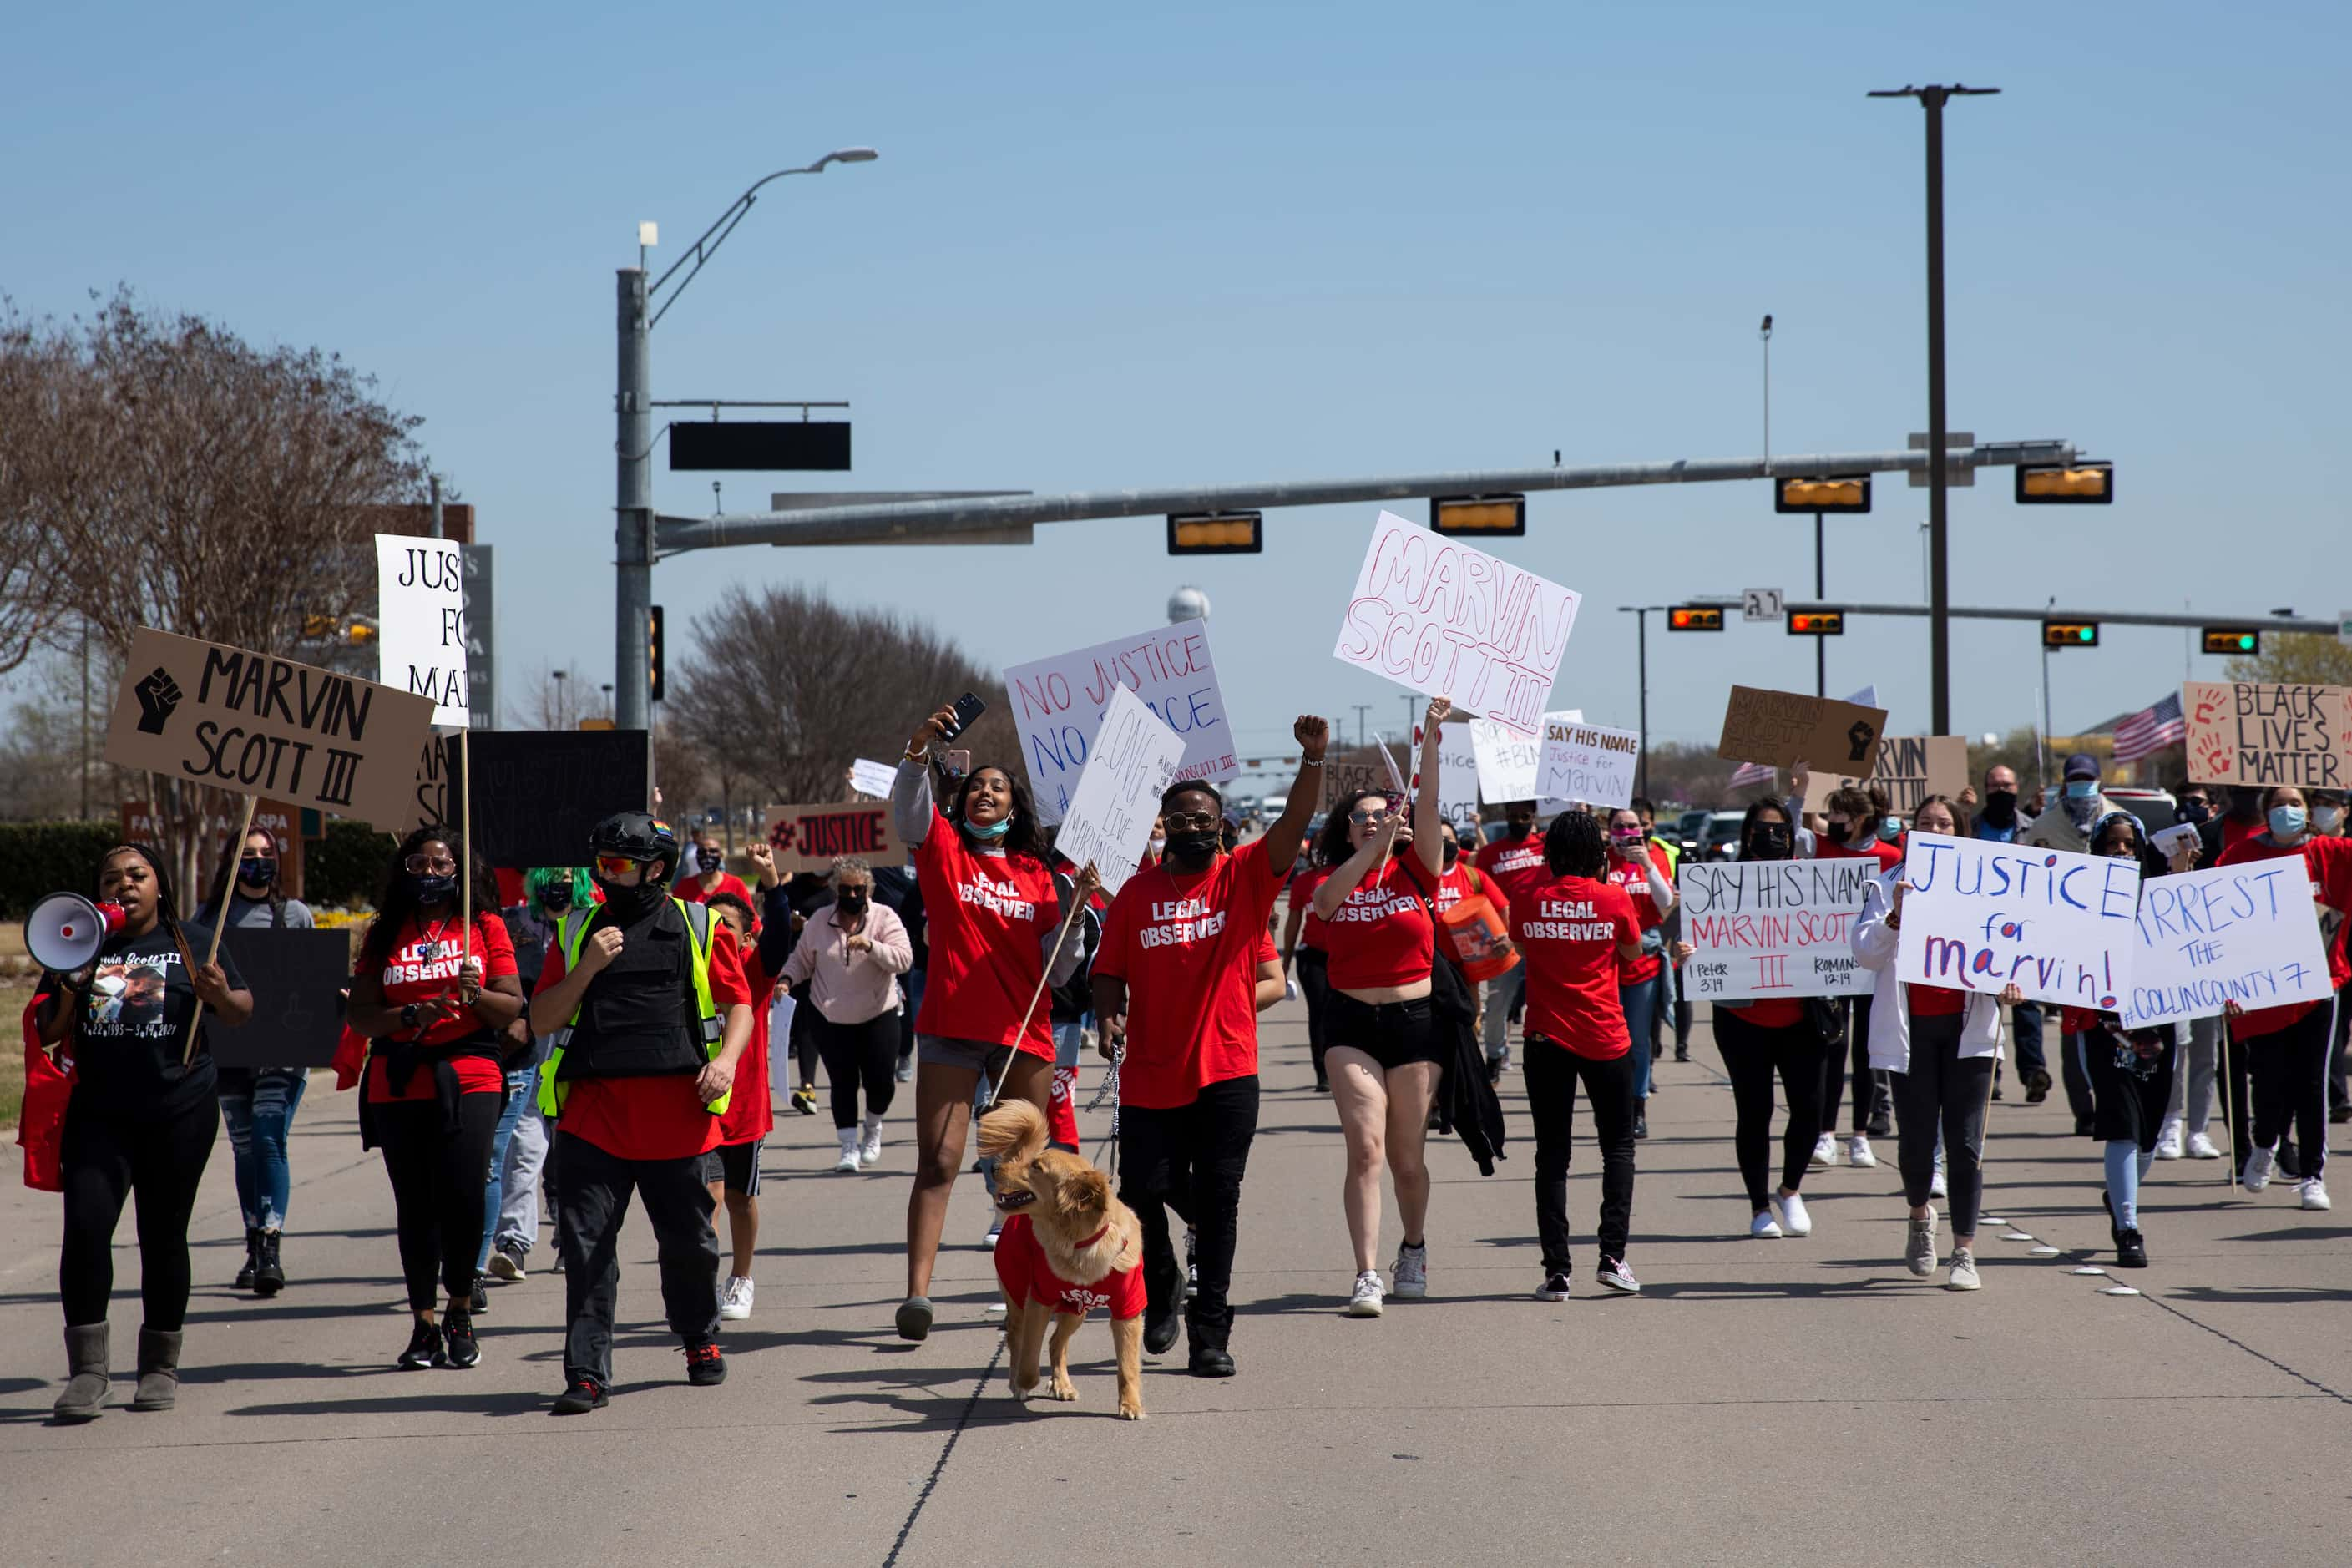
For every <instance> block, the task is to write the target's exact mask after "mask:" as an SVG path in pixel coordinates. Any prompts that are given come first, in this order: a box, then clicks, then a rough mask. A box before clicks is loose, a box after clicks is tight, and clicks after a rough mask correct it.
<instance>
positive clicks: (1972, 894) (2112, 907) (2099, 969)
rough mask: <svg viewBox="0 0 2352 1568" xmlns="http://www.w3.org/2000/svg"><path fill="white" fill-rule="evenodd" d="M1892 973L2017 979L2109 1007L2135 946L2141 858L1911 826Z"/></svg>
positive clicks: (2033, 990) (2034, 995)
mask: <svg viewBox="0 0 2352 1568" xmlns="http://www.w3.org/2000/svg"><path fill="white" fill-rule="evenodd" d="M1907 842H1908V853H1907V854H1906V856H1905V858H1904V862H1903V875H1904V878H1905V879H1906V880H1907V881H1909V882H1910V884H1911V891H1910V892H1909V894H1907V895H1906V897H1905V899H1904V900H1903V915H1902V926H1901V928H1900V930H1899V931H1898V932H1897V933H1896V934H1897V940H1898V946H1897V947H1896V949H1895V965H1896V974H1895V978H1897V979H1899V980H1904V981H1907V982H1908V983H1910V984H1914V985H1940V986H1942V987H1944V988H1945V989H1947V990H1952V991H1987V992H1998V991H2000V988H2001V987H2002V986H2004V985H2007V984H2011V982H2012V981H2013V982H2015V983H2016V984H2017V987H2018V989H2019V990H2021V991H2022V992H2024V993H2025V994H2026V996H2027V997H2028V998H2029V999H2030V1000H2032V1001H2036V1002H2057V1003H2062V1004H2067V1005H2073V1006H2076V1007H2089V1008H2095V1009H2097V1010H2099V1011H2101V1012H2113V1011H2115V1010H2116V1008H2118V1007H2120V1006H2121V1005H2123V1004H2124V1001H2125V998H2126V996H2127V995H2128V994H2129V992H2130V987H2131V978H2132V962H2133V959H2134V958H2135V956H2136V955H2137V952H2138V946H2139V933H2138V928H2137V926H2136V925H2135V924H2134V914H2135V912H2136V910H2137V907H2138V904H2139V866H2138V864H2137V862H2135V861H2131V860H2118V859H2112V858H2105V857H2099V856H2091V855H2074V854H2070V853H2068V852H2067V851H2065V850H2063V849H2036V848H2032V847H2029V846H2026V845H2022V844H1995V843H1991V842H1990V841H1987V840H1983V839H1976V838H1948V837H1944V836H1943V835H1942V834H1940V833H1920V832H1916V831H1914V832H1913V833H1912V834H1911V835H1910V837H1909V839H1908V841H1907Z"/></svg>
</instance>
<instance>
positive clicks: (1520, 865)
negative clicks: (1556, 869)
mask: <svg viewBox="0 0 2352 1568" xmlns="http://www.w3.org/2000/svg"><path fill="white" fill-rule="evenodd" d="M1478 871H1479V874H1480V875H1482V876H1485V877H1488V878H1491V879H1493V880H1494V881H1495V882H1496V884H1497V885H1498V886H1499V887H1500V889H1501V890H1502V896H1503V900H1504V901H1505V902H1507V903H1511V904H1516V903H1517V902H1518V901H1519V898H1520V895H1522V894H1525V893H1532V892H1534V891H1535V890H1536V889H1538V888H1540V887H1542V886H1543V885H1544V884H1545V883H1546V882H1549V881H1550V880H1551V868H1550V867H1549V866H1548V865H1546V864H1545V863H1544V841H1543V835H1542V834H1540V833H1532V832H1531V833H1529V834H1528V836H1527V837H1525V838H1497V839H1496V840H1495V841H1494V842H1493V843H1492V844H1486V845H1481V846H1480V847H1479V849H1478Z"/></svg>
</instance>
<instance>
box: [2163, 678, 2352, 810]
mask: <svg viewBox="0 0 2352 1568" xmlns="http://www.w3.org/2000/svg"><path fill="white" fill-rule="evenodd" d="M2180 710H2181V715H2182V717H2183V718H2185V719H2186V720H2187V721H2188V725H2189V735H2188V744H2189V782H2190V783H2191V784H2239V785H2242V786H2245V787H2248V788H2263V787H2266V786H2268V785H2271V784H2293V785H2294V786H2295V787H2296V788H2298V789H2347V788H2352V689H2347V688H2344V687H2341V686H2311V685H2305V684H2304V683H2302V682H2299V681H2253V680H2240V681H2219V680H2191V681H2188V682H2185V683H2184V684H2183V685H2182V686H2181V688H2180Z"/></svg>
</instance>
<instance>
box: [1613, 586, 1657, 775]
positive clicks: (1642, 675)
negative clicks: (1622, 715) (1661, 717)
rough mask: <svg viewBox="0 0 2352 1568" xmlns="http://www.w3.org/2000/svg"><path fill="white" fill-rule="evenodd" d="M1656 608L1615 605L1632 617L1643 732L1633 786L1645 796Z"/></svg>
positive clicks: (1634, 658)
mask: <svg viewBox="0 0 2352 1568" xmlns="http://www.w3.org/2000/svg"><path fill="white" fill-rule="evenodd" d="M1657 607H1658V606H1657V605H1618V606H1617V608H1618V610H1619V611H1620V612H1621V613H1622V614H1624V615H1628V616H1633V665H1634V669H1635V670H1636V672H1637V674H1636V681H1637V684H1638V685H1639V686H1640V688H1641V690H1640V701H1639V708H1640V711H1641V721H1640V722H1641V733H1642V760H1641V762H1640V763H1638V764H1637V766H1638V768H1639V770H1640V774H1641V782H1640V783H1639V784H1637V785H1636V786H1635V787H1637V788H1638V789H1639V790H1640V791H1641V792H1642V794H1643V795H1648V794H1649V793H1650V612H1651V611H1652V610H1654V609H1656V608H1657Z"/></svg>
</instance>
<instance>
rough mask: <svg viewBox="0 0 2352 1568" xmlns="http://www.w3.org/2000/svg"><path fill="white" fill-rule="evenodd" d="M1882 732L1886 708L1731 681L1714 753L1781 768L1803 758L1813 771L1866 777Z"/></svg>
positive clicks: (1872, 767)
mask: <svg viewBox="0 0 2352 1568" xmlns="http://www.w3.org/2000/svg"><path fill="white" fill-rule="evenodd" d="M1885 733H1886V710H1885V709H1884V708H1866V707H1864V706H1863V705H1862V704H1861V703H1859V702H1840V701H1837V700H1834V699H1832V698H1828V697H1805V696H1801V695H1800V694H1799V693H1797V692H1794V691H1767V690H1763V689H1759V688H1758V687H1753V686H1735V687H1733V688H1732V689H1731V700H1730V701H1729V702H1728V703H1727V705H1726V706H1725V708H1724V710H1723V739H1722V740H1721V741H1720V742H1718V743H1717V746H1716V748H1715V754H1716V755H1717V756H1718V757H1721V758H1723V759H1725V760H1726V761H1727V762H1734V763H1769V764H1771V765H1772V766H1774V767H1778V768H1785V767H1789V766H1791V765H1792V764H1794V763H1805V764H1806V765H1807V766H1809V767H1811V769H1812V771H1813V772H1814V773H1820V774H1827V773H1852V774H1854V775H1855V776H1857V777H1861V778H1868V777H1869V776H1870V774H1871V773H1872V772H1873V770H1874V769H1875V767H1876V766H1877V763H1878V745H1879V740H1880V738H1881V737H1882V736H1884V735H1885Z"/></svg>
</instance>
